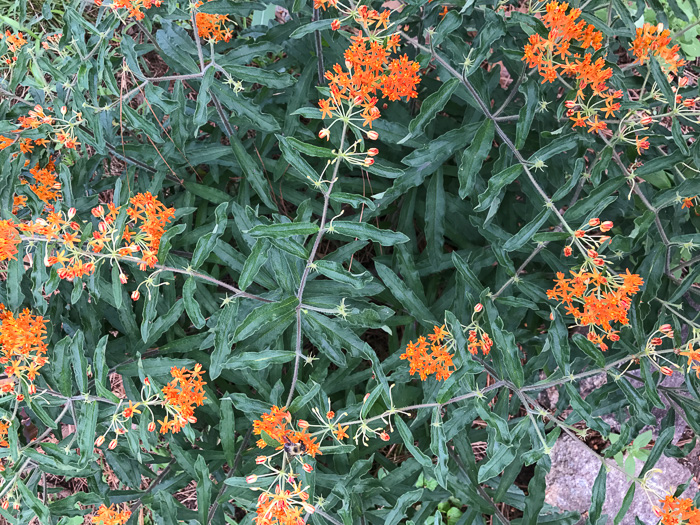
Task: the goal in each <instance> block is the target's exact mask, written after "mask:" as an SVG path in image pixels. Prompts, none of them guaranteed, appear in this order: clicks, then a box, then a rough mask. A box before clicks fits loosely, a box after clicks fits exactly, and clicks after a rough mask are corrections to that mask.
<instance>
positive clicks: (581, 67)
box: [522, 1, 622, 133]
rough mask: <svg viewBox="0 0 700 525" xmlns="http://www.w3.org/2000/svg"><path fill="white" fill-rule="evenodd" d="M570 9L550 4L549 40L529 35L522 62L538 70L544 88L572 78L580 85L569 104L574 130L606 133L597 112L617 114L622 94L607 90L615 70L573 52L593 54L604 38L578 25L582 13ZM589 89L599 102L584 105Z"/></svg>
mask: <svg viewBox="0 0 700 525" xmlns="http://www.w3.org/2000/svg"><path fill="white" fill-rule="evenodd" d="M568 9H569V4H568V3H566V2H564V3H561V4H560V3H559V2H556V1H554V2H550V3H548V4H547V7H546V13H545V14H544V15H543V16H542V22H543V23H544V25H545V27H546V28H547V29H549V33H548V35H547V38H542V37H541V36H540V35H538V34H537V33H535V34H533V35H530V39H529V43H528V44H526V45H525V48H524V51H525V53H524V55H523V58H522V60H524V61H526V62H527V63H528V66H529V67H531V68H534V67H536V68H537V69H538V71H539V73H540V76H542V78H543V80H542V83H543V84H544V83H545V82H554V80H556V78H557V74H560V75H565V76H569V77H573V78H574V79H575V80H576V83H577V91H576V98H575V100H570V101H568V103H567V108H568V111H567V116H568V117H569V118H571V120H572V121H574V127H576V126H589V129H588V131H589V133H594V132H599V131H602V130H604V129H607V124H606V123H605V122H603V121H600V120H599V119H598V112H604V113H605V116H606V117H608V116H610V115H612V114H614V112H615V111H617V110H618V109H619V108H620V103H619V102H616V100H617V99H620V98H622V91H619V90H617V91H615V90H612V89H610V88H609V87H608V85H607V81H608V80H610V78H611V77H612V69H611V68H609V67H606V66H605V60H603V58H600V57H599V58H597V59H594V58H593V53H591V52H586V53H584V55H583V56H581V55H580V54H579V53H572V52H571V49H570V48H571V46H572V45H573V46H575V47H580V48H583V49H587V48H589V47H590V48H592V49H593V52H595V51H597V50H599V49H600V48H601V46H602V42H603V34H602V33H601V32H600V31H596V30H595V28H594V27H593V26H592V25H591V24H587V23H586V22H585V21H583V20H581V21H579V22H577V21H576V20H577V19H578V18H579V17H580V16H581V10H580V9H572V10H571V11H570V12H569V13H568V14H567V11H568ZM587 87H589V88H590V89H591V90H592V94H593V97H594V98H595V97H597V98H598V99H599V100H598V101H597V102H595V103H586V102H585V100H586V96H585V94H584V89H585V88H587ZM601 104H603V107H601Z"/></svg>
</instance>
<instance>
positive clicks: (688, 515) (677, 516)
mask: <svg viewBox="0 0 700 525" xmlns="http://www.w3.org/2000/svg"><path fill="white" fill-rule="evenodd" d="M660 503H662V504H663V508H659V507H654V512H655V513H656V515H657V516H658V517H659V518H661V524H662V525H700V510H698V509H696V508H695V507H693V500H692V499H690V498H675V497H673V496H670V495H669V496H666V497H665V498H664V499H662V500H660Z"/></svg>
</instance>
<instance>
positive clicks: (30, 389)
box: [29, 383, 36, 394]
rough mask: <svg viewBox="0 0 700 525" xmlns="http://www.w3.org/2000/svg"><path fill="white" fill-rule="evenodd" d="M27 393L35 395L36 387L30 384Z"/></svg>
mask: <svg viewBox="0 0 700 525" xmlns="http://www.w3.org/2000/svg"><path fill="white" fill-rule="evenodd" d="M29 393H30V394H36V385H35V384H34V383H32V384H31V385H29Z"/></svg>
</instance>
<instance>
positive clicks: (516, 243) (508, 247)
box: [503, 208, 551, 252]
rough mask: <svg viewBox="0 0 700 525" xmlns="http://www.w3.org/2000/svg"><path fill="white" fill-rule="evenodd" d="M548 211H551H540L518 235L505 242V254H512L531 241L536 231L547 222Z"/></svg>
mask: <svg viewBox="0 0 700 525" xmlns="http://www.w3.org/2000/svg"><path fill="white" fill-rule="evenodd" d="M550 211H551V210H550V209H549V208H544V209H543V210H542V211H540V213H538V214H537V217H535V218H534V219H532V220H531V221H530V222H528V223H527V224H526V225H525V226H523V228H522V229H521V230H520V231H519V232H518V233H516V234H515V235H513V236H512V237H511V238H510V239H508V240H507V241H506V242H505V244H504V245H503V249H504V250H505V251H507V252H512V251H514V250H517V249H519V248H522V246H523V245H524V244H525V243H526V242H527V241H529V240H530V239H532V236H533V235H535V233H537V230H539V229H540V228H541V227H542V225H543V224H544V223H545V222H546V221H547V219H548V218H549V213H550Z"/></svg>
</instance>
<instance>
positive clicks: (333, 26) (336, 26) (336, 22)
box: [331, 18, 340, 31]
mask: <svg viewBox="0 0 700 525" xmlns="http://www.w3.org/2000/svg"><path fill="white" fill-rule="evenodd" d="M331 29H332V30H333V31H337V30H338V29H340V20H338V19H337V18H336V19H335V20H333V21H332V22H331Z"/></svg>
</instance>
